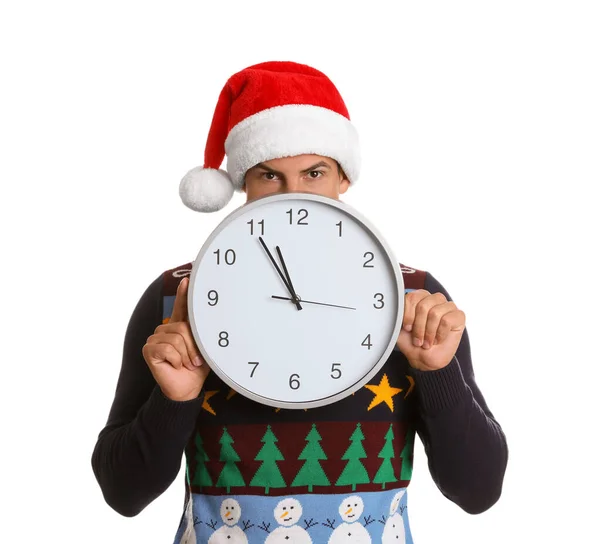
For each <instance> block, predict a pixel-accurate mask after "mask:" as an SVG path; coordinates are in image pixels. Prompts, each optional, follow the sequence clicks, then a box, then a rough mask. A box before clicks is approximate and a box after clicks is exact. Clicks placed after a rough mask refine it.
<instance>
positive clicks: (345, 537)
mask: <svg viewBox="0 0 600 544" xmlns="http://www.w3.org/2000/svg"><path fill="white" fill-rule="evenodd" d="M364 509H365V505H364V502H363V500H362V499H361V498H360V497H359V496H358V495H352V496H350V497H348V498H346V499H344V500H343V501H342V504H341V505H340V508H339V513H340V516H341V517H342V521H343V523H342V524H341V525H339V526H338V527H336V529H335V530H334V531H333V533H331V536H330V537H329V540H328V544H341V543H349V542H350V543H352V544H371V536H370V535H369V532H368V531H367V529H365V527H364V526H363V525H362V523H361V522H360V517H361V516H362V513H363V511H364Z"/></svg>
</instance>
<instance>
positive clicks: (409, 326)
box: [404, 325, 412, 332]
mask: <svg viewBox="0 0 600 544" xmlns="http://www.w3.org/2000/svg"><path fill="white" fill-rule="evenodd" d="M404 330H405V331H408V332H410V331H412V325H406V326H405V327H404Z"/></svg>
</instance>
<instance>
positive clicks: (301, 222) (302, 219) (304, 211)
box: [285, 208, 308, 225]
mask: <svg viewBox="0 0 600 544" xmlns="http://www.w3.org/2000/svg"><path fill="white" fill-rule="evenodd" d="M285 213H288V214H290V225H291V224H292V223H293V222H292V208H290V209H289V210H288V211H287V212H285ZM302 213H304V215H302ZM298 215H300V216H301V217H300V219H298V222H297V223H296V225H308V223H306V222H305V221H304V220H305V219H306V218H307V217H308V210H305V209H304V208H300V209H299V210H298Z"/></svg>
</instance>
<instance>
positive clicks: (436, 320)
mask: <svg viewBox="0 0 600 544" xmlns="http://www.w3.org/2000/svg"><path fill="white" fill-rule="evenodd" d="M455 309H456V305H455V304H454V302H443V303H441V304H436V305H435V306H432V307H431V308H429V312H428V314H427V323H426V324H425V335H424V337H423V347H424V348H425V349H429V348H430V347H431V346H433V345H434V341H435V339H436V335H437V332H438V328H439V326H440V322H441V320H442V318H443V316H444V315H445V314H447V313H449V312H452V311H453V310H455ZM446 336H447V334H446V335H444V336H443V337H440V338H439V341H443V339H444V338H446Z"/></svg>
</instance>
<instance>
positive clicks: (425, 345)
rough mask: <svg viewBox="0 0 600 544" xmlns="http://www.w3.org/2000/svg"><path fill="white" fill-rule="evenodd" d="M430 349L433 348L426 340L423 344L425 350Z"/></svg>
mask: <svg viewBox="0 0 600 544" xmlns="http://www.w3.org/2000/svg"><path fill="white" fill-rule="evenodd" d="M430 347H431V345H430V344H429V342H428V341H427V340H425V342H423V348H424V349H429V348H430Z"/></svg>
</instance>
